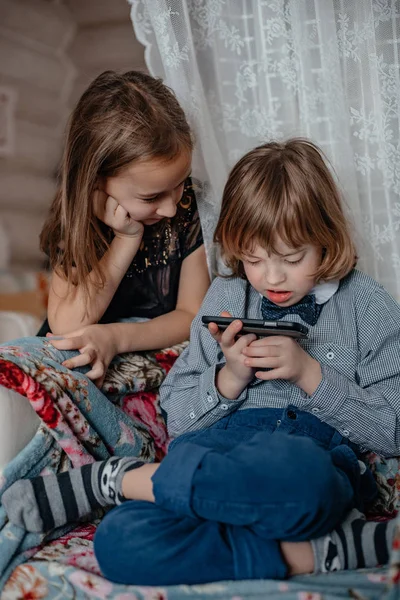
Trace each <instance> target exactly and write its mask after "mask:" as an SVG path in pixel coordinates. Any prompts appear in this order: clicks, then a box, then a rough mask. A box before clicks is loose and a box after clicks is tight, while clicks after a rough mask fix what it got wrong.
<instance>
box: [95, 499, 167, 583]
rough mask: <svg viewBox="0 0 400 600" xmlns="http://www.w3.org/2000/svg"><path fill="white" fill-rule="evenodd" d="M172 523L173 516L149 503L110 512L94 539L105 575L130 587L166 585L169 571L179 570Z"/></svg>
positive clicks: (132, 503) (133, 503)
mask: <svg viewBox="0 0 400 600" xmlns="http://www.w3.org/2000/svg"><path fill="white" fill-rule="evenodd" d="M172 521H176V518H174V516H173V514H172V513H169V512H168V511H164V510H163V509H160V508H159V507H158V506H156V505H155V504H152V503H150V502H139V501H128V502H125V503H124V504H122V505H120V506H118V507H116V508H114V509H113V510H111V511H110V512H109V513H108V514H107V515H106V516H105V517H104V519H103V521H102V522H101V523H100V525H99V527H98V528H97V531H96V535H95V538H94V552H95V555H96V559H97V561H98V563H99V566H100V570H101V572H102V573H103V575H104V576H105V577H106V578H107V579H109V580H110V581H114V582H116V583H123V584H127V585H166V584H167V583H168V572H169V569H170V568H171V569H172V570H173V569H175V570H176V568H177V561H176V557H174V553H173V552H172V547H173V545H174V544H173V539H170V535H171V532H172V535H174V534H173V530H174V527H173V525H174V524H173V523H172ZM170 560H171V565H170V567H169V561H170ZM174 563H175V566H174Z"/></svg>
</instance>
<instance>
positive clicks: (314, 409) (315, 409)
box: [311, 407, 319, 413]
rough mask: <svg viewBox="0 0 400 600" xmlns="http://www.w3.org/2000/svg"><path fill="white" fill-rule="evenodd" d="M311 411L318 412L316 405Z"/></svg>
mask: <svg viewBox="0 0 400 600" xmlns="http://www.w3.org/2000/svg"><path fill="white" fill-rule="evenodd" d="M311 412H313V413H319V408H317V407H315V408H312V409H311Z"/></svg>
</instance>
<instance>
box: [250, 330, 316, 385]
mask: <svg viewBox="0 0 400 600" xmlns="http://www.w3.org/2000/svg"><path fill="white" fill-rule="evenodd" d="M243 354H244V355H245V357H247V358H246V359H245V361H244V363H245V365H247V366H248V367H249V368H250V367H251V368H253V369H270V370H268V371H257V370H256V373H255V375H256V377H258V378H259V379H263V380H264V381H271V380H272V379H287V380H289V381H291V382H292V383H295V384H296V385H298V386H299V387H300V388H301V389H302V390H304V391H305V392H306V394H308V395H309V396H311V394H313V393H314V392H315V390H316V389H317V387H318V386H319V384H320V383H321V380H322V373H321V365H320V364H319V362H318V361H316V360H315V359H314V358H312V357H311V356H310V355H309V354H307V352H306V351H305V350H303V348H302V347H301V346H300V345H299V344H298V343H297V342H296V341H295V340H294V339H293V338H290V337H285V336H280V335H279V336H270V337H265V338H261V339H258V340H256V341H254V342H252V343H251V344H250V345H249V346H247V347H246V348H244V349H243Z"/></svg>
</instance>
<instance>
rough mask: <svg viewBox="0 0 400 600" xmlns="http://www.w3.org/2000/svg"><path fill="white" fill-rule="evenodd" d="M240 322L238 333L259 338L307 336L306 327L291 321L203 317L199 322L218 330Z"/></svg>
mask: <svg viewBox="0 0 400 600" xmlns="http://www.w3.org/2000/svg"><path fill="white" fill-rule="evenodd" d="M237 319H239V321H242V323H243V327H242V329H241V330H240V332H239V335H240V334H243V333H255V334H256V335H258V336H259V337H265V336H267V335H286V336H289V337H292V338H306V337H307V335H308V327H305V326H304V325H301V324H300V323H293V321H263V320H262V319H241V318H239V317H212V316H208V315H207V316H203V317H202V318H201V320H202V321H203V325H204V326H205V327H207V325H208V324H209V323H216V324H217V325H218V327H219V329H222V330H224V329H226V328H227V327H228V325H230V324H231V323H232V321H236V320H237Z"/></svg>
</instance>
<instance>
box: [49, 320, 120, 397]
mask: <svg viewBox="0 0 400 600" xmlns="http://www.w3.org/2000/svg"><path fill="white" fill-rule="evenodd" d="M47 336H48V337H49V341H50V343H51V344H52V345H53V346H54V348H57V350H79V352H80V355H79V356H74V357H73V358H69V359H68V360H65V361H64V362H63V363H62V364H63V366H64V367H67V369H75V368H76V367H83V366H85V365H91V367H92V368H91V369H90V371H88V373H86V377H88V378H89V379H92V380H93V381H94V383H95V384H96V385H97V387H99V388H101V386H102V385H103V381H104V377H105V374H106V372H107V369H108V366H109V364H110V362H111V361H112V359H113V358H114V356H115V355H116V354H118V345H117V340H116V336H115V335H114V334H113V329H112V325H88V326H87V327H83V328H82V329H78V330H77V331H72V332H71V333H67V334H66V335H64V336H63V338H62V339H60V338H59V336H55V337H57V339H56V340H52V339H51V338H52V337H53V336H52V334H51V333H50V334H47Z"/></svg>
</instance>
